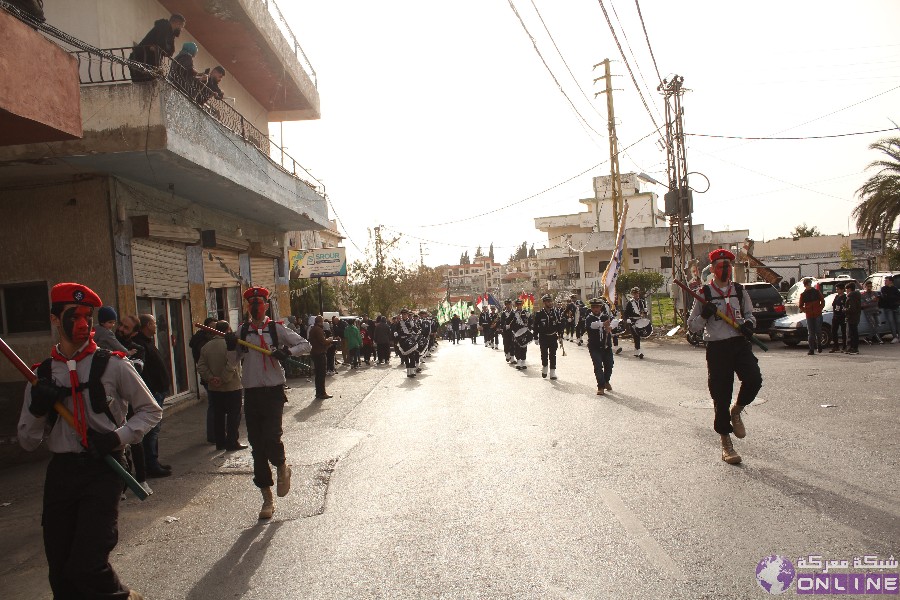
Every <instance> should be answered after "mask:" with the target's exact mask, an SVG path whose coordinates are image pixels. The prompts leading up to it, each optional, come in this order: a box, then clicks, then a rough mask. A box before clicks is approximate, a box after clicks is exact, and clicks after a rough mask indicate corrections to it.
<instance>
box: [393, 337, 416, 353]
mask: <svg viewBox="0 0 900 600" xmlns="http://www.w3.org/2000/svg"><path fill="white" fill-rule="evenodd" d="M397 345H398V346H399V347H400V354H402V355H403V356H406V355H408V354H412V353H413V352H414V351H415V350H418V348H419V344H418V340H417V339H416V338H415V337H413V336H407V337H405V338H400V341H399V342H398V343H397Z"/></svg>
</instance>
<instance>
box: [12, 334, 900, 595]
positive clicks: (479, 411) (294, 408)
mask: <svg viewBox="0 0 900 600" xmlns="http://www.w3.org/2000/svg"><path fill="white" fill-rule="evenodd" d="M626 344H627V342H626ZM648 345H649V348H648V349H647V351H646V353H647V358H645V359H644V360H643V361H639V360H638V359H635V358H632V357H631V356H629V354H628V353H627V351H626V353H624V354H623V355H622V356H620V357H618V360H617V362H616V366H615V370H614V376H613V384H614V386H615V392H614V393H612V394H609V395H607V396H605V397H597V396H596V395H595V394H594V391H595V389H596V388H595V385H594V382H593V379H592V373H591V370H590V359H589V357H588V355H587V352H586V350H585V349H584V348H577V347H572V346H571V345H568V346H567V350H568V354H569V355H568V357H566V358H560V368H559V375H560V379H559V380H558V381H556V382H550V381H547V380H542V379H541V377H540V371H539V368H538V367H537V366H536V363H537V362H538V360H537V348H536V347H535V346H531V348H530V349H529V354H530V355H531V358H530V360H529V363H530V365H531V366H530V368H529V369H528V370H527V371H525V372H518V371H516V370H515V369H513V368H511V367H508V366H506V365H505V364H504V362H503V356H502V352H499V351H492V350H489V349H487V348H484V347H483V346H481V345H472V344H470V343H462V344H460V345H458V346H453V345H450V344H447V343H444V344H442V345H441V349H440V351H439V352H438V354H437V356H435V357H434V358H433V359H431V360H430V361H429V362H428V363H427V368H426V369H425V371H424V372H423V374H422V375H421V376H419V377H417V378H416V379H408V378H406V377H405V375H404V372H403V370H402V369H398V368H396V366H395V367H392V368H382V367H378V368H376V367H372V368H370V369H364V370H360V371H355V372H349V373H348V372H341V374H339V375H338V376H337V377H335V378H329V386H328V387H329V391H330V392H331V393H334V394H335V398H334V400H330V401H327V402H324V403H313V402H312V400H311V397H312V389H311V384H309V383H307V382H304V381H303V380H299V381H297V382H295V383H294V386H295V387H294V389H292V390H291V391H290V393H289V398H290V403H289V404H288V406H287V412H286V414H285V419H284V421H285V441H286V443H287V446H288V448H289V455H290V458H289V460H290V461H291V462H292V463H293V464H294V465H295V468H294V470H295V478H294V490H293V491H292V493H291V495H290V496H288V497H287V498H285V499H282V500H280V501H279V503H278V508H277V511H276V516H275V519H273V520H272V522H271V523H268V524H259V523H257V521H256V513H257V511H258V509H259V497H258V494H257V493H256V491H255V488H253V487H252V484H251V482H250V475H249V473H250V468H249V466H250V463H249V455H248V453H247V452H242V453H234V454H222V453H220V452H216V451H214V450H212V449H210V447H209V446H207V445H206V444H204V443H202V442H203V434H202V431H201V423H202V419H203V411H204V408H203V407H200V406H198V407H196V408H194V409H190V410H187V411H184V412H182V413H180V414H178V415H175V416H173V417H171V419H170V421H167V422H166V423H165V425H164V432H163V437H162V442H161V446H162V448H163V450H162V453H163V454H164V458H169V459H171V462H172V463H173V464H174V466H175V471H176V476H174V477H172V478H170V479H166V480H154V481H153V482H152V485H153V486H154V489H155V490H156V492H157V493H156V494H154V495H153V496H152V497H151V499H150V500H149V501H148V502H145V503H140V502H138V501H136V500H135V499H133V498H129V499H128V500H126V501H125V502H124V503H123V510H122V518H121V526H120V529H121V541H120V544H119V546H118V548H117V550H116V553H115V555H114V556H113V563H114V564H115V565H116V567H117V569H118V570H119V571H120V573H121V575H122V576H123V578H124V579H125V580H126V581H127V582H128V583H129V584H131V585H133V586H134V587H135V588H136V589H138V590H140V591H142V592H144V593H145V594H146V595H147V597H148V598H151V599H157V598H165V599H168V598H172V599H176V598H190V599H214V598H215V599H219V598H316V599H318V598H362V597H379V598H388V597H389V598H475V597H496V598H685V599H687V598H691V599H696V598H726V597H727V598H759V597H764V594H763V592H762V590H761V589H760V588H759V587H758V586H757V584H756V581H755V576H754V572H755V567H756V564H757V562H758V561H759V560H760V559H761V558H762V557H765V556H768V555H771V554H781V555H784V556H787V557H790V558H791V559H792V560H794V559H795V558H796V557H798V556H801V555H806V554H821V555H824V556H826V557H827V558H838V559H840V558H844V559H848V558H849V559H852V557H854V556H858V555H863V554H878V555H880V556H881V557H882V558H886V557H887V556H888V555H891V554H893V555H894V556H900V507H898V503H897V498H898V492H900V489H898V488H900V486H898V483H897V474H898V472H900V470H898V458H897V456H898V450H900V442H898V438H897V431H898V430H900V428H898V425H900V417H898V415H900V411H898V394H897V381H896V372H897V368H896V366H897V364H898V362H897V360H898V358H900V347H898V346H883V347H876V348H865V349H864V350H863V352H864V353H863V354H862V355H860V356H857V357H850V356H845V355H830V356H829V355H820V356H814V357H809V356H807V355H806V352H805V350H803V349H788V348H784V347H781V346H777V347H773V349H772V351H771V352H769V353H768V354H761V353H758V354H761V355H760V363H761V365H762V370H763V375H764V379H765V383H764V387H763V390H762V392H761V393H760V397H759V404H758V406H754V407H752V408H751V409H749V411H748V414H747V416H746V417H745V423H746V425H747V429H748V436H747V438H746V439H745V440H743V441H737V442H736V447H737V449H738V451H739V452H740V453H741V454H742V455H743V456H744V461H745V462H744V464H742V465H741V466H737V467H734V466H729V465H726V464H725V463H723V462H722V461H721V460H719V449H718V438H717V436H716V435H715V434H714V433H713V432H712V430H711V422H712V411H711V409H710V408H709V401H708V395H707V391H706V385H705V382H706V372H705V362H704V358H703V351H702V350H697V349H694V348H691V347H689V346H685V345H665V346H658V345H656V344H648ZM823 404H828V405H834V406H833V407H829V408H822V406H821V405H823ZM41 475H42V468H41V465H32V466H23V467H18V468H16V469H9V470H7V471H4V472H2V473H0V484H2V485H0V490H2V492H0V495H2V497H0V502H11V504H10V505H9V506H7V507H4V508H0V526H2V527H3V528H4V536H3V538H2V541H0V552H3V554H4V555H5V556H6V558H7V560H6V561H4V566H3V567H0V589H3V590H4V593H3V596H4V597H10V598H40V597H47V591H46V589H47V586H46V583H45V563H44V559H43V554H42V549H41V545H40V526H39V520H40V505H39V504H40V487H41ZM167 517H176V518H177V519H178V520H177V521H171V522H166V521H167V519H166V518H167ZM795 562H796V561H795ZM792 593H793V592H792Z"/></svg>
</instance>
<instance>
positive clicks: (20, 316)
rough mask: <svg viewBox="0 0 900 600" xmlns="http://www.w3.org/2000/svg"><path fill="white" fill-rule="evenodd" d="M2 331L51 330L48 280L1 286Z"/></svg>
mask: <svg viewBox="0 0 900 600" xmlns="http://www.w3.org/2000/svg"><path fill="white" fill-rule="evenodd" d="M0 331H3V333H4V334H6V333H32V332H46V331H50V294H49V292H48V290H47V282H46V281H41V282H40V283H22V284H12V285H5V286H2V287H0Z"/></svg>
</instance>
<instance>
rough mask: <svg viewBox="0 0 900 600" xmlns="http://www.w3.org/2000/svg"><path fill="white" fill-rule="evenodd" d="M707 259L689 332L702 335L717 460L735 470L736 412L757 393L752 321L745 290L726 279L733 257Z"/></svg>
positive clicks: (739, 430)
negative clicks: (706, 279) (707, 278)
mask: <svg viewBox="0 0 900 600" xmlns="http://www.w3.org/2000/svg"><path fill="white" fill-rule="evenodd" d="M709 260H710V263H711V266H712V273H713V279H712V281H711V282H710V283H708V284H706V285H704V286H703V295H704V296H705V297H706V300H707V301H706V303H701V302H699V301H698V302H694V307H693V309H691V316H690V318H689V319H688V328H689V329H690V330H691V331H693V332H695V333H700V332H701V331H703V332H704V333H703V339H704V340H705V341H706V368H707V370H708V372H709V393H710V395H711V396H712V400H713V404H714V406H715V418H714V421H713V429H714V430H715V431H716V433H718V434H719V436H720V437H721V439H722V460H724V461H725V462H727V463H728V464H730V465H736V464H738V463H740V462H741V457H740V455H739V454H738V453H737V452H736V451H735V450H734V445H733V444H732V441H731V433H732V432H733V433H734V435H735V437H737V438H743V437H745V436H746V435H747V430H746V429H745V427H744V423H743V421H742V419H741V411H742V410H743V409H744V407H745V406H747V405H748V404H750V403H751V402H753V400H754V399H755V398H756V394H757V393H758V392H759V390H760V388H762V374H761V373H760V370H759V362H758V361H757V359H756V356H754V354H753V346H752V345H751V344H750V341H749V338H750V337H752V335H753V328H754V327H755V325H756V317H754V316H753V303H752V302H751V300H750V295H749V294H747V290H745V289H744V288H743V287H742V286H741V284H739V283H734V282H732V280H731V274H732V262H733V261H734V254H733V253H731V252H729V251H728V250H725V249H724V248H719V249H718V250H713V251H712V252H710V253H709ZM717 309H718V310H719V311H721V312H722V313H723V314H725V315H726V316H728V317H731V318H732V319H733V320H734V322H735V323H738V324H739V325H740V331H737V330H736V329H734V328H733V327H731V326H730V325H728V324H727V323H725V321H723V320H722V319H721V318H720V317H719V316H718V315H717V314H716V310H717ZM735 375H737V376H738V379H740V380H741V389H740V391H739V392H738V395H737V400H736V401H735V403H734V406H731V395H732V392H733V389H734V376H735ZM729 407H730V409H729Z"/></svg>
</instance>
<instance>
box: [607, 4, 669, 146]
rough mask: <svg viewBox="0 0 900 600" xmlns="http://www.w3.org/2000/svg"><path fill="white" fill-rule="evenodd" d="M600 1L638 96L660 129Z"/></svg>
mask: <svg viewBox="0 0 900 600" xmlns="http://www.w3.org/2000/svg"><path fill="white" fill-rule="evenodd" d="M597 1H598V2H599V3H600V9H601V10H602V11H603V16H604V17H606V24H607V25H609V31H610V33H612V36H613V41H615V42H616V46H617V47H618V48H619V54H621V55H622V62H624V63H625V68H626V69H628V74H629V75H630V76H631V82H632V83H634V89H636V90H637V93H638V96H640V98H641V102H642V103H643V104H644V108H645V109H646V110H647V114H648V115H649V116H650V120H651V121H653V126H654V127H656V129H657V131H658V130H659V129H660V126H659V125H657V124H656V117H654V116H653V112H651V110H650V106H649V105H648V104H647V99H646V98H644V94H643V92H641V87H640V86H639V85H638V82H637V79H636V78H635V77H634V71H632V70H631V65H629V64H628V58H627V57H626V56H625V51H624V50H622V44H620V43H619V36H618V35H616V30H615V28H614V27H613V24H612V21H611V20H610V19H609V13H608V12H606V6H605V5H604V4H603V0H597Z"/></svg>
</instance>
